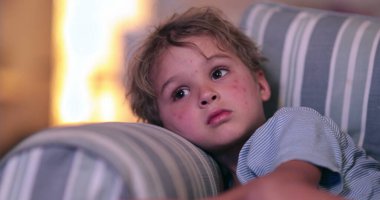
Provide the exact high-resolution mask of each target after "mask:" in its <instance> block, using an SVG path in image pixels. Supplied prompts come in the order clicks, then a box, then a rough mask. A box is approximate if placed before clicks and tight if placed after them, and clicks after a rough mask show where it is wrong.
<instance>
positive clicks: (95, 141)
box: [0, 123, 223, 200]
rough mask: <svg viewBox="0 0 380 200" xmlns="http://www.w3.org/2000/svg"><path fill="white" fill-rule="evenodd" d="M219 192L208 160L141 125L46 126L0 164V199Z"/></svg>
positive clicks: (186, 144) (184, 143) (177, 140)
mask: <svg viewBox="0 0 380 200" xmlns="http://www.w3.org/2000/svg"><path fill="white" fill-rule="evenodd" d="M15 188H17V190H15ZM222 188H223V182H222V176H221V174H220V170H219V168H218V165H217V164H216V163H215V161H214V160H213V159H212V158H211V157H209V156H208V155H207V154H205V153H204V152H203V151H202V150H200V149H199V148H197V147H196V146H194V145H192V144H191V143H189V142H188V141H186V140H184V139H183V138H181V137H179V136H177V135H175V134H173V133H172V132H169V131H167V130H166V129H163V128H160V127H157V126H153V125H149V124H142V123H99V124H88V125H78V126H69V127H60V128H52V129H47V130H44V131H41V132H39V133H37V134H34V135H32V136H31V137H29V138H27V139H26V140H24V141H23V142H22V143H20V144H19V145H18V146H17V147H16V148H15V149H13V151H11V152H10V153H9V154H7V155H6V156H5V157H4V159H3V160H2V161H1V163H0V199H11V197H16V199H19V198H18V197H21V196H22V195H27V196H30V197H32V198H31V199H36V200H37V199H38V200H41V199H57V198H61V197H64V198H66V199H67V198H68V199H157V198H161V199H167V198H173V199H197V198H202V197H206V196H212V195H216V194H218V193H219V192H221V190H222ZM20 191H21V192H20Z"/></svg>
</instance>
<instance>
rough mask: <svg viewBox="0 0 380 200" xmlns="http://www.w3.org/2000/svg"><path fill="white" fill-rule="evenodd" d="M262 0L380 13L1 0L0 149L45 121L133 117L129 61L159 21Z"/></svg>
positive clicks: (147, 0) (139, 1)
mask: <svg viewBox="0 0 380 200" xmlns="http://www.w3.org/2000/svg"><path fill="white" fill-rule="evenodd" d="M257 2H280V3H284V4H290V5H297V6H306V7H314V8H322V9H327V10H338V11H343V12H354V13H360V14H366V15H372V16H380V1H378V0H319V1H315V0H282V1H281V0H274V1H260V0H235V1H231V0H208V1H201V0H191V1H190V0H0V157H1V156H2V155H4V153H5V152H6V151H7V150H9V149H10V148H11V147H12V146H14V145H15V144H17V143H18V142H19V141H20V140H22V139H23V138H25V137H26V136H28V135H30V134H33V133H34V132H36V131H38V130H41V129H44V128H48V127H52V126H63V125H71V124H82V123H93V122H105V121H125V122H135V121H136V118H135V117H134V116H133V115H132V114H131V112H130V110H129V107H128V102H126V100H125V98H124V96H125V95H124V94H125V92H124V88H123V74H124V67H125V64H126V60H127V58H128V55H129V53H130V52H132V51H133V49H134V47H135V46H136V44H138V43H139V41H141V40H142V39H143V38H144V36H145V34H147V33H149V31H151V30H152V29H153V27H154V25H155V24H157V23H158V22H160V21H163V20H165V19H166V18H167V17H169V16H170V15H171V14H172V13H173V12H181V11H184V10H186V9H187V8H189V7H192V6H204V5H210V6H215V7H218V8H219V9H221V10H222V11H223V12H224V13H225V14H226V15H227V16H228V17H229V19H230V20H231V21H232V22H233V23H235V24H236V25H238V24H239V21H240V17H241V16H242V13H243V12H244V10H245V9H246V8H247V7H248V6H250V5H252V4H253V3H257Z"/></svg>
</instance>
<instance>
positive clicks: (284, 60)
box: [241, 3, 380, 160]
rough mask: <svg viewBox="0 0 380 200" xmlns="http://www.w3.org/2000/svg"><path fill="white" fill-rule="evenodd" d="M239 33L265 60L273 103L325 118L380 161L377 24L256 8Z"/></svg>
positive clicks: (271, 107) (281, 7) (270, 109)
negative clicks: (253, 43)
mask: <svg viewBox="0 0 380 200" xmlns="http://www.w3.org/2000/svg"><path fill="white" fill-rule="evenodd" d="M241 28H242V29H243V30H244V31H245V33H246V34H247V35H248V36H249V37H251V38H252V39H253V40H255V41H256V42H257V44H258V46H259V48H261V50H262V52H263V54H264V56H265V57H267V58H268V59H269V62H268V63H267V64H266V66H265V67H266V69H267V75H268V79H269V82H270V85H271V87H272V98H271V100H270V101H269V102H267V104H266V105H265V107H266V110H267V113H266V114H267V116H268V117H270V116H272V115H273V113H274V112H275V111H276V110H277V109H278V108H279V107H283V106H307V107H311V108H314V109H315V110H317V111H319V112H320V113H322V114H324V115H326V116H329V117H330V118H332V119H333V120H334V121H335V122H336V123H337V124H339V125H340V127H341V129H342V130H343V131H345V132H347V133H349V134H350V135H351V136H352V137H353V139H354V140H355V141H356V143H357V144H358V145H359V146H362V147H364V148H365V149H366V150H367V152H368V153H369V155H371V156H373V157H374V158H376V159H378V160H380V148H379V146H380V123H379V122H380V44H379V38H380V19H379V18H375V17H370V16H363V15H358V14H350V13H339V12H333V11H327V10H318V9H311V8H302V7H294V6H288V5H285V4H274V3H260V4H255V5H253V6H252V7H250V8H248V9H247V12H246V13H245V15H244V17H243V20H242V23H241Z"/></svg>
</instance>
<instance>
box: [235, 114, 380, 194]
mask: <svg viewBox="0 0 380 200" xmlns="http://www.w3.org/2000/svg"><path fill="white" fill-rule="evenodd" d="M295 159H297V160H304V161H307V162H310V163H312V164H314V165H315V166H318V167H320V168H324V169H327V170H322V177H321V181H320V187H321V188H324V189H326V190H328V191H329V192H331V193H333V194H339V195H341V196H344V197H346V198H349V199H377V200H378V199H380V164H379V163H378V162H377V161H376V160H374V159H372V158H371V157H369V156H367V155H366V153H365V151H364V150H363V149H360V148H358V147H357V146H356V145H355V144H354V142H353V140H352V139H351V138H350V136H349V135H348V134H346V133H344V132H342V131H340V129H339V127H338V126H337V125H336V124H335V123H334V122H333V121H332V120H331V119H329V118H327V117H325V116H322V115H320V114H319V113H318V112H316V111H315V110H313V109H311V108H306V107H297V108H282V109H280V110H279V111H277V112H276V113H275V115H274V116H273V117H272V118H270V119H269V120H268V121H267V122H266V123H265V124H264V125H263V126H261V127H260V128H259V129H257V130H256V132H255V133H254V134H253V135H252V136H251V138H250V139H249V140H248V141H247V142H246V144H245V145H244V146H243V148H242V150H241V151H240V155H239V162H238V167H237V176H238V178H239V180H240V182H242V183H246V182H247V181H249V180H252V179H254V178H256V177H260V176H264V175H266V174H268V173H271V172H272V171H273V170H274V169H275V168H276V167H277V166H279V165H280V164H281V163H284V162H286V161H289V160H295Z"/></svg>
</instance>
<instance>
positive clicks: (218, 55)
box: [203, 53, 231, 61]
mask: <svg viewBox="0 0 380 200" xmlns="http://www.w3.org/2000/svg"><path fill="white" fill-rule="evenodd" d="M203 56H204V57H205V58H206V59H207V61H209V60H213V59H216V58H230V57H231V56H229V55H228V54H223V53H217V54H214V55H211V56H209V57H207V56H206V55H203Z"/></svg>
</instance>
